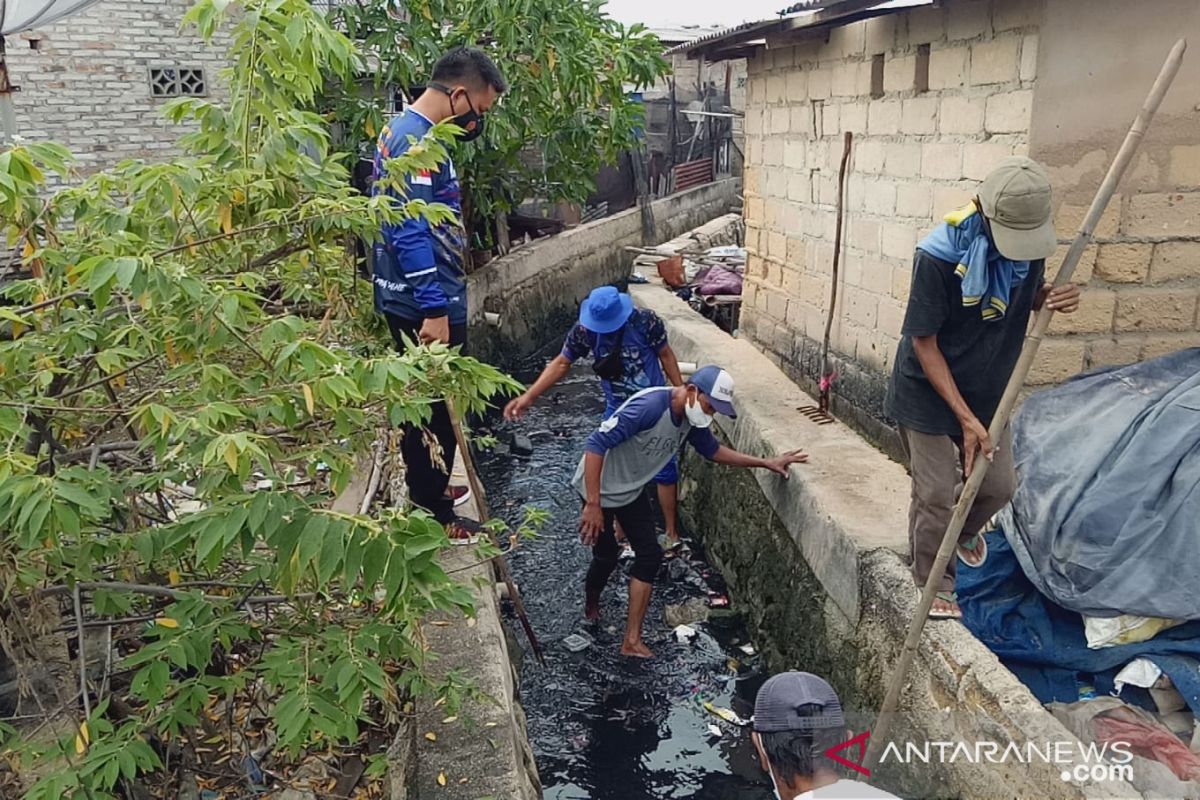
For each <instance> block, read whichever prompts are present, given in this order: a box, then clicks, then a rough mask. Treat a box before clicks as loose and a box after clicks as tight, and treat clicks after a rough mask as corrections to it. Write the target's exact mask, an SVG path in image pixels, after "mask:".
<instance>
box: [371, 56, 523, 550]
mask: <svg viewBox="0 0 1200 800" xmlns="http://www.w3.org/2000/svg"><path fill="white" fill-rule="evenodd" d="M507 88H508V85H507V84H506V83H505V81H504V77H503V76H502V75H501V74H500V70H499V69H497V68H496V65H495V64H494V63H493V62H492V60H491V59H490V58H488V56H487V55H486V54H485V53H484V52H483V51H481V50H474V49H469V48H456V49H454V50H451V51H449V52H447V53H446V54H445V55H443V56H442V57H441V58H440V59H438V62H437V63H436V64H435V65H434V67H433V78H432V80H431V81H430V82H429V84H428V85H427V86H426V88H425V91H424V92H423V93H422V94H421V96H420V97H418V98H417V100H416V101H415V102H414V103H413V104H412V105H411V106H410V107H409V108H408V109H407V110H406V111H405V112H404V113H403V114H401V115H400V116H398V117H395V118H394V119H392V120H391V121H390V122H389V123H388V124H387V127H385V128H384V129H383V131H382V133H381V134H380V136H379V142H378V144H377V150H376V154H375V171H374V181H373V182H372V183H373V185H374V187H375V188H374V190H373V191H375V192H379V191H383V189H382V188H381V187H380V186H379V185H378V183H377V182H378V181H379V180H380V179H381V178H382V177H383V176H384V175H385V174H386V170H387V161H388V159H392V158H396V157H397V156H399V155H401V154H403V153H404V152H406V151H407V150H408V148H409V147H411V146H412V144H413V142H420V140H421V139H422V137H424V136H425V135H426V134H427V133H428V132H429V130H430V129H431V128H432V127H433V126H434V125H435V124H436V123H440V122H453V123H455V124H456V125H458V126H459V127H460V128H462V129H463V131H464V132H463V133H462V134H461V135H460V136H459V141H463V142H468V141H472V140H474V139H477V138H479V135H480V134H482V133H483V123H484V114H485V113H486V112H487V111H488V109H490V108H491V107H492V104H493V103H495V102H496V100H497V99H498V98H499V97H500V95H501V94H503V93H504V92H505V90H506V89H507ZM403 199H405V200H424V201H425V202H427V203H442V204H444V205H446V206H449V207H450V209H451V210H452V211H454V212H455V214H456V215H457V216H459V217H461V215H462V199H461V196H460V189H459V183H458V175H457V173H456V172H455V171H454V163H453V162H452V161H450V160H449V159H447V160H446V162H445V163H443V164H441V165H440V166H439V168H438V169H435V170H425V171H423V172H421V173H419V174H417V175H414V176H413V177H411V178H409V179H408V180H407V182H406V186H405V187H404V197H403ZM382 233H383V235H382V237H381V240H380V241H379V242H378V243H376V245H375V247H374V251H373V262H374V263H373V272H374V278H373V282H374V286H375V308H376V310H377V311H379V312H380V313H381V314H383V315H384V317H385V318H386V319H387V323H388V327H389V328H390V329H391V332H392V337H393V338H394V339H395V340H396V347H397V348H398V349H401V350H402V349H404V347H405V339H407V340H409V341H411V342H413V343H415V344H418V345H420V344H430V343H432V342H441V343H442V344H448V345H451V346H459V345H465V344H466V341H467V286H466V279H465V274H466V273H465V270H464V261H465V254H466V241H465V239H466V237H465V235H464V232H463V228H462V224H461V221H459V220H457V219H456V220H455V221H454V222H453V223H445V224H442V225H437V226H433V225H430V223H429V221H428V220H426V219H424V218H422V217H416V218H413V219H407V220H404V221H403V222H401V223H399V224H396V225H386V226H384V228H383V231H382ZM432 414H433V416H432V418H431V419H430V421H429V424H428V426H427V427H428V430H429V433H431V434H432V435H433V436H434V438H436V439H437V441H438V444H439V446H440V449H441V458H440V459H437V460H435V459H434V457H433V456H432V454H431V453H430V452H429V446H428V445H427V444H426V442H425V437H424V434H423V432H422V431H421V430H420V429H418V428H415V427H413V426H406V427H405V428H404V431H403V434H404V438H403V441H402V443H401V450H402V452H403V455H404V464H405V467H406V472H405V478H406V480H407V482H408V493H409V498H410V499H411V500H412V502H413V504H414V505H416V506H418V507H420V508H423V509H425V510H427V511H428V512H429V513H431V514H432V515H433V516H434V517H435V518H436V519H437V521H438V522H440V523H442V524H443V525H445V526H446V532H447V534H448V535H449V536H450V539H451V541H452V542H454V543H455V544H468V543H471V542H474V541H477V540H478V536H479V524H478V523H476V522H474V521H473V520H469V519H466V518H463V517H458V516H456V515H455V513H454V504H455V500H456V497H455V495H454V493H452V492H448V489H449V485H450V470H452V469H453V468H454V458H455V453H456V442H455V438H454V428H453V425H452V423H451V420H450V413H449V410H448V409H447V408H446V404H445V403H443V402H438V403H434V404H433V407H432ZM438 461H440V462H441V464H440V465H439V464H438V463H437V462H438Z"/></svg>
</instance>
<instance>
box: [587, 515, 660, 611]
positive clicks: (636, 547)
mask: <svg viewBox="0 0 1200 800" xmlns="http://www.w3.org/2000/svg"><path fill="white" fill-rule="evenodd" d="M616 520H620V522H621V529H622V530H623V531H625V538H626V539H628V540H629V544H630V546H631V547H633V555H634V557H633V568H632V569H630V571H629V574H630V575H631V576H632V577H634V578H637V579H638V580H640V581H644V582H646V583H654V579H655V578H656V577H657V576H658V568H659V566H660V565H661V564H662V560H663V551H662V547H661V546H660V545H659V543H658V532H657V531H656V530H655V527H654V511H653V509H652V508H651V507H650V498H649V497H648V496H647V495H646V493H645V492H642V493H641V494H639V495H638V496H637V499H636V500H634V501H633V502H632V503H630V504H629V505H627V506H621V507H620V508H606V509H604V530H603V531H602V532H601V533H600V538H599V539H597V540H596V544H595V545H594V546H593V547H592V564H591V566H590V567H588V572H587V579H586V582H585V586H586V588H587V594H588V597H589V598H591V599H593V600H594V599H596V598H598V597H599V596H600V590H602V589H603V588H604V585H605V584H606V583H608V579H609V577H610V576H611V575H612V573H613V570H614V569H616V568H617V556H618V554H619V550H618V548H617V537H616V535H615V533H614V532H613V527H614V525H613V523H614V521H616Z"/></svg>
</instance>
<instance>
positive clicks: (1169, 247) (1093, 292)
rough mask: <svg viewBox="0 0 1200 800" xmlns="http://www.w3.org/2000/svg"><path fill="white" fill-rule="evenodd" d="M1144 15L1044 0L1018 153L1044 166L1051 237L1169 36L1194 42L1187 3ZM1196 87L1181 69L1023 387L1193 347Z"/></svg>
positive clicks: (1080, 195)
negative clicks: (1070, 303) (1050, 191)
mask: <svg viewBox="0 0 1200 800" xmlns="http://www.w3.org/2000/svg"><path fill="white" fill-rule="evenodd" d="M1144 12H1145V9H1144V8H1139V7H1138V6H1137V4H1133V5H1130V4H1127V3H1124V2H1121V1H1120V0H1086V2H1085V0H1056V1H1055V2H1052V3H1049V4H1047V5H1046V7H1045V12H1044V13H1045V16H1044V20H1043V24H1042V26H1041V28H1040V31H1039V33H1040V38H1041V41H1042V43H1043V48H1042V55H1041V58H1040V59H1039V61H1040V63H1039V65H1038V78H1037V84H1036V88H1035V93H1034V107H1033V111H1034V113H1033V125H1032V130H1031V132H1030V155H1031V156H1033V157H1034V158H1036V159H1038V160H1039V161H1042V162H1043V163H1045V164H1046V165H1047V167H1048V168H1049V170H1050V174H1051V179H1052V181H1053V183H1054V191H1055V196H1056V198H1057V213H1056V217H1055V223H1056V227H1057V228H1058V233H1059V236H1060V237H1062V238H1063V239H1064V240H1065V239H1067V238H1068V237H1071V236H1073V235H1074V234H1075V232H1076V230H1077V229H1078V227H1079V224H1080V222H1081V221H1082V219H1083V216H1084V213H1085V212H1086V209H1087V206H1088V205H1089V204H1090V202H1091V199H1092V195H1093V194H1094V193H1095V191H1096V189H1097V187H1098V186H1099V184H1100V180H1101V178H1102V177H1103V174H1104V171H1105V170H1106V169H1107V167H1108V164H1109V162H1110V161H1111V160H1112V158H1113V156H1114V155H1115V154H1116V151H1117V148H1118V147H1119V146H1120V143H1121V142H1122V140H1123V139H1124V137H1125V133H1126V130H1127V129H1128V125H1129V123H1130V121H1131V119H1132V118H1133V115H1134V114H1135V113H1136V110H1137V109H1138V108H1139V107H1140V105H1141V103H1142V100H1143V98H1144V97H1145V95H1146V92H1147V91H1148V90H1149V88H1150V85H1151V83H1152V82H1153V80H1154V77H1155V75H1157V73H1158V70H1159V68H1160V66H1161V64H1162V61H1163V59H1164V58H1165V57H1166V54H1167V52H1168V50H1169V49H1170V47H1171V45H1172V44H1173V43H1174V41H1175V39H1176V38H1177V37H1187V38H1188V40H1189V41H1193V42H1194V41H1196V40H1197V38H1200V4H1197V3H1196V2H1194V0H1156V3H1155V12H1156V13H1154V14H1150V15H1147V14H1145V13H1144ZM1135 29H1136V30H1137V32H1138V35H1137V36H1136V37H1130V36H1129V35H1128V31H1131V30H1135ZM1098 53H1099V54H1103V57H1099V58H1098V57H1097V55H1096V54H1098ZM1198 93H1200V73H1197V71H1196V70H1195V69H1189V68H1187V67H1186V66H1185V67H1184V69H1183V70H1181V72H1180V73H1179V76H1178V77H1177V78H1176V80H1175V83H1174V84H1173V85H1172V87H1171V90H1170V92H1169V93H1168V94H1167V96H1166V98H1165V100H1164V103H1163V106H1162V108H1161V109H1160V110H1159V113H1158V115H1157V116H1156V117H1155V120H1154V123H1153V124H1152V125H1151V127H1150V129H1149V131H1148V133H1147V136H1146V137H1145V140H1144V141H1143V142H1142V145H1141V147H1140V148H1139V150H1138V155H1137V158H1136V159H1135V161H1134V163H1133V164H1132V165H1130V168H1129V170H1128V172H1127V173H1126V177H1125V179H1124V180H1123V181H1122V183H1121V186H1120V187H1119V190H1118V192H1117V194H1116V195H1115V196H1114V197H1113V199H1112V201H1111V203H1110V204H1109V207H1108V209H1107V211H1106V213H1105V215H1104V217H1103V219H1102V220H1101V223H1100V225H1099V226H1098V227H1097V228H1096V234H1095V239H1096V243H1097V244H1096V245H1095V246H1093V247H1090V248H1088V250H1087V251H1086V252H1085V254H1084V258H1083V260H1082V261H1081V263H1080V265H1079V267H1078V268H1077V270H1076V273H1075V278H1076V280H1077V281H1080V282H1083V283H1085V284H1086V288H1085V290H1084V296H1083V305H1082V307H1081V309H1080V311H1079V313H1077V314H1075V315H1072V316H1059V317H1056V318H1055V319H1054V321H1053V323H1052V325H1051V329H1050V330H1051V333H1053V334H1055V335H1054V336H1053V337H1052V338H1050V339H1048V340H1047V341H1046V342H1045V343H1044V344H1043V345H1042V347H1043V349H1044V350H1046V351H1047V354H1046V356H1047V357H1046V358H1044V359H1042V361H1041V362H1040V363H1039V365H1038V367H1037V369H1035V370H1034V372H1033V374H1032V375H1031V380H1030V383H1031V384H1035V385H1036V384H1045V383H1051V382H1054V381H1058V380H1061V379H1063V378H1065V377H1068V376H1069V375H1071V374H1074V373H1075V372H1078V371H1079V370H1081V369H1087V368H1091V367H1099V366H1104V365H1108V364H1124V363H1129V362H1131V361H1136V360H1138V359H1149V358H1154V357H1156V356H1159V355H1162V354H1164V353H1168V352H1172V351H1175V350H1179V349H1182V348H1184V347H1196V346H1200V317H1198V316H1197V314H1198V309H1197V305H1198V302H1197V301H1198V299H1200V107H1198V106H1197V105H1196V97H1197V95H1198ZM1096 97H1103V98H1104V102H1103V103H1097V102H1096V101H1095V98H1096ZM1065 250H1066V246H1065V244H1064V245H1063V246H1062V247H1061V248H1060V252H1059V257H1060V258H1061V255H1062V254H1063V252H1065Z"/></svg>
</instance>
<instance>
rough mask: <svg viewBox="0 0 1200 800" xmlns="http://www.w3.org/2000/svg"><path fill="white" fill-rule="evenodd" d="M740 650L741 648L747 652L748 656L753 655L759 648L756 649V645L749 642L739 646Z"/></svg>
mask: <svg viewBox="0 0 1200 800" xmlns="http://www.w3.org/2000/svg"><path fill="white" fill-rule="evenodd" d="M738 650H741V651H742V652H743V653H745V654H746V655H748V656H752V655H754V654H755V653H757V652H758V651H757V650H755V649H754V645H752V644H750V643H749V642H747V643H746V644H744V645H742V646H740V647H739V648H738Z"/></svg>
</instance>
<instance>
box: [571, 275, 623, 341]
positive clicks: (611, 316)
mask: <svg viewBox="0 0 1200 800" xmlns="http://www.w3.org/2000/svg"><path fill="white" fill-rule="evenodd" d="M632 313H633V300H632V298H630V297H629V295H627V294H622V293H621V292H619V291H617V287H615V286H601V287H599V288H598V289H593V290H592V293H591V294H589V295H588V296H587V299H586V300H584V301H583V303H581V304H580V306H579V324H580V325H582V326H583V327H585V328H587V329H588V330H589V331H592V332H593V333H612V332H613V331H615V330H617V329H618V328H620V327H621V326H622V325H624V324H625V323H626V322H627V321H628V320H629V315H630V314H632Z"/></svg>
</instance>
